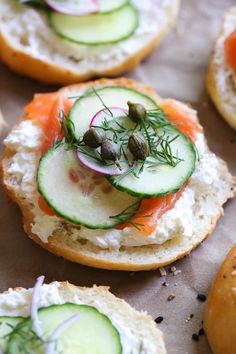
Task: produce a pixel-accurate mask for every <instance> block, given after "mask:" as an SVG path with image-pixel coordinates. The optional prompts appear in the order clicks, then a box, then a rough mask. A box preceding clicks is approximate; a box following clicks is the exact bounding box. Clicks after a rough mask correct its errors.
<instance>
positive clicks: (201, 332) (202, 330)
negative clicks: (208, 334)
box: [198, 328, 205, 336]
mask: <svg viewBox="0 0 236 354" xmlns="http://www.w3.org/2000/svg"><path fill="white" fill-rule="evenodd" d="M203 334H205V331H204V329H203V328H201V329H199V331H198V335H199V336H203Z"/></svg>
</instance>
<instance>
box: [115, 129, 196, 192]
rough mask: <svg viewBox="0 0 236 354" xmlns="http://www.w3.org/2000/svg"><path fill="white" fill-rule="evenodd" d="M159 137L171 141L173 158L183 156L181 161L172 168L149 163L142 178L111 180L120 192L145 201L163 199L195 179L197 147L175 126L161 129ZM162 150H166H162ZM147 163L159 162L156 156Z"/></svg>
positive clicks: (129, 176) (131, 176)
mask: <svg viewBox="0 0 236 354" xmlns="http://www.w3.org/2000/svg"><path fill="white" fill-rule="evenodd" d="M158 135H159V136H160V137H161V136H164V137H165V139H166V138H168V141H172V140H173V141H172V142H171V143H170V146H171V150H172V154H173V156H176V157H179V158H180V159H181V161H180V162H179V163H178V164H177V165H176V166H175V167H172V166H171V165H169V164H163V165H159V166H155V165H153V167H152V166H151V164H148V163H145V164H144V168H143V171H142V173H141V174H140V176H139V178H136V177H135V176H134V175H132V174H128V175H126V176H125V177H123V178H121V177H119V176H118V177H115V176H111V177H108V179H109V181H110V182H111V183H112V184H113V185H114V186H115V187H116V188H118V189H119V190H122V191H125V192H127V193H129V194H130V195H133V196H139V197H143V198H153V197H161V196H164V195H167V194H170V193H176V192H177V191H178V190H179V189H180V188H181V187H182V185H183V184H184V183H185V182H186V181H187V180H188V179H189V178H190V177H191V175H192V173H193V171H194V169H195V163H196V152H195V149H194V147H193V145H192V144H191V143H190V142H189V140H188V139H187V138H186V136H185V135H184V134H182V133H181V132H180V131H179V130H177V129H175V128H172V127H169V126H168V127H165V128H161V129H159V130H158ZM160 151H162V150H160ZM146 161H147V162H150V163H154V164H155V163H156V162H157V160H155V159H154V158H152V157H148V158H147V159H146Z"/></svg>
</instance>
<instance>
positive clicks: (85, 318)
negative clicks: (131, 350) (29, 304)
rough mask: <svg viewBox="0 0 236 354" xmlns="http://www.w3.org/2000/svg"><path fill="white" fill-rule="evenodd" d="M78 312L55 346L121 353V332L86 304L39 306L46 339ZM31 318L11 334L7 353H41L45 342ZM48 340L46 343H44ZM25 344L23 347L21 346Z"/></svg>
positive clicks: (88, 353)
mask: <svg viewBox="0 0 236 354" xmlns="http://www.w3.org/2000/svg"><path fill="white" fill-rule="evenodd" d="M75 314H78V315H79V317H78V319H77V320H76V321H75V322H73V323H72V324H71V325H70V326H69V327H68V328H66V329H65V331H64V332H62V334H61V335H60V337H59V338H58V340H57V341H55V349H56V351H57V352H58V353H63V354H78V353H83V354H121V353H122V346H121V341H120V334H119V332H118V331H117V329H116V328H115V327H114V326H113V324H112V322H111V321H110V319H109V318H108V317H107V316H105V315H104V314H102V313H101V312H99V311H98V310H97V309H96V308H94V307H92V306H87V305H76V304H70V303H67V304H64V305H52V306H49V307H45V308H42V309H40V310H39V312H38V315H39V320H40V323H41V327H42V330H43V333H44V334H45V338H46V342H47V341H49V340H50V337H51V335H52V333H53V332H54V331H55V330H56V328H58V326H59V325H60V324H62V323H63V322H64V321H65V320H67V319H68V318H70V317H71V316H73V315H75ZM31 328H32V323H31V320H30V319H27V320H25V321H24V323H23V326H22V328H21V332H15V333H13V334H12V335H11V336H10V340H9V345H8V348H7V354H20V353H31V354H42V353H44V352H45V351H44V348H43V346H42V342H40V340H39V339H38V338H37V337H36V336H34V335H33V332H32V329H31ZM45 346H46V344H44V347H45ZM22 348H23V349H24V350H22Z"/></svg>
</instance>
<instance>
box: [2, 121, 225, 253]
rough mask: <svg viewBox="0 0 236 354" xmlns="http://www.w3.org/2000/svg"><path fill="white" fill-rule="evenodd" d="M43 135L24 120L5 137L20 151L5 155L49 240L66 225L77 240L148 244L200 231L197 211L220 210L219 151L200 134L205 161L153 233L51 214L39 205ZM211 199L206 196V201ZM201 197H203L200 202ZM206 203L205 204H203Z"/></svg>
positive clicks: (36, 225) (114, 245) (111, 245)
mask: <svg viewBox="0 0 236 354" xmlns="http://www.w3.org/2000/svg"><path fill="white" fill-rule="evenodd" d="M41 139H42V130H41V128H40V127H38V126H36V125H35V124H34V123H33V122H32V121H22V122H21V123H20V124H19V125H18V127H17V128H16V129H15V130H13V131H12V132H11V133H10V135H9V136H8V137H7V138H6V139H5V145H6V146H7V147H8V148H10V149H11V150H13V151H14V152H15V154H14V155H13V157H11V158H10V159H8V160H5V165H6V169H7V173H8V174H9V175H10V176H11V177H10V181H11V182H10V183H11V184H13V185H14V189H15V190H16V191H17V193H18V194H19V195H20V196H21V197H22V198H25V199H27V200H28V202H30V204H31V206H32V211H33V214H34V216H35V217H34V222H33V224H32V225H31V227H32V232H33V233H35V234H36V235H38V237H40V239H41V240H42V241H43V242H45V243H46V242H48V237H49V236H52V235H56V234H57V232H59V231H61V230H62V229H65V226H66V230H67V235H68V237H71V238H72V239H73V240H74V241H77V240H87V241H89V242H91V243H93V244H94V245H97V246H99V247H100V248H104V249H106V248H108V249H117V250H118V249H119V248H120V247H122V246H125V247H132V246H142V245H148V244H163V243H164V242H166V241H167V240H170V239H173V238H175V237H178V236H181V235H182V236H187V237H189V238H191V237H192V236H194V232H195V231H194V230H196V229H197V227H196V225H195V223H196V218H195V217H194V215H195V213H198V214H199V215H200V216H202V218H204V215H205V214H206V210H204V208H207V214H208V215H209V216H211V215H210V214H212V216H214V213H215V207H214V205H213V206H212V208H211V205H210V204H211V201H212V203H213V204H214V199H212V196H214V195H217V194H218V193H220V190H219V186H221V184H222V180H223V178H224V177H223V176H221V174H222V169H220V168H218V165H219V164H220V163H221V162H219V161H220V160H219V159H217V158H216V156H215V155H214V154H213V153H211V152H209V150H208V147H207V145H206V142H205V139H204V136H203V134H201V133H200V134H198V138H197V140H196V146H197V149H198V152H199V161H198V162H197V166H196V170H195V172H194V173H193V175H192V177H191V179H190V181H189V184H188V186H187V187H186V189H185V191H184V192H183V194H182V196H181V197H180V199H179V200H178V201H177V203H176V204H175V206H174V207H173V208H172V209H171V210H169V211H168V212H166V213H165V214H164V215H163V216H162V217H161V218H160V219H159V221H158V224H157V227H156V229H155V231H154V232H153V233H152V234H151V235H149V236H147V235H145V234H143V233H142V232H140V231H139V230H136V229H135V228H132V227H126V228H125V229H123V230H116V229H111V230H91V229H88V228H85V227H80V226H76V225H73V224H71V223H69V222H67V221H66V220H63V219H62V218H60V217H57V216H48V215H46V214H45V213H44V212H43V211H41V210H40V208H39V207H38V198H39V194H38V191H37V184H36V172H37V166H38V160H39V158H40V153H39V146H40V144H41ZM205 200H206V202H205ZM199 201H201V202H200V203H199ZM200 208H201V210H200Z"/></svg>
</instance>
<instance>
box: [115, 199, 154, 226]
mask: <svg viewBox="0 0 236 354" xmlns="http://www.w3.org/2000/svg"><path fill="white" fill-rule="evenodd" d="M139 205H140V200H139V201H137V202H135V203H133V204H131V205H129V206H128V207H127V208H125V209H124V210H122V211H121V212H120V213H119V214H117V215H112V216H110V219H115V220H117V221H118V222H119V224H123V223H126V224H128V225H131V226H133V227H134V228H136V229H137V230H139V231H141V227H143V226H145V224H143V223H141V222H137V221H132V220H130V219H131V218H132V217H133V216H134V215H135V214H136V212H137V209H138V207H139ZM142 211H144V209H143V210H142V209H139V212H142ZM151 216H152V214H146V215H140V216H138V219H145V218H150V217H151ZM127 220H128V221H127Z"/></svg>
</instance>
